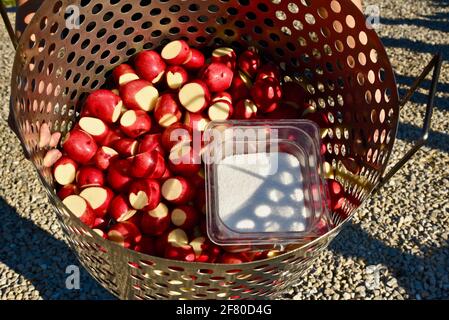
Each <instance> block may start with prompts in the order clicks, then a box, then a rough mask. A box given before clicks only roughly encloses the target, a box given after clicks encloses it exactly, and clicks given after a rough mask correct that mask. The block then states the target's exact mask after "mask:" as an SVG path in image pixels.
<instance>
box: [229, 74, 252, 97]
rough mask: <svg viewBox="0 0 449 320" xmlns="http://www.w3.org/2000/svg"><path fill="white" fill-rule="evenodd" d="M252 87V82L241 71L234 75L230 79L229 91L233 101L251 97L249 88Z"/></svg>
mask: <svg viewBox="0 0 449 320" xmlns="http://www.w3.org/2000/svg"><path fill="white" fill-rule="evenodd" d="M252 86H253V84H252V81H251V79H250V78H248V76H247V75H246V74H244V73H243V72H241V71H238V72H236V73H235V75H234V78H233V79H232V84H231V89H230V90H229V91H230V92H231V95H232V99H233V100H234V101H240V100H243V99H247V98H249V97H250V96H251V94H250V91H249V90H250V88H251V87H252Z"/></svg>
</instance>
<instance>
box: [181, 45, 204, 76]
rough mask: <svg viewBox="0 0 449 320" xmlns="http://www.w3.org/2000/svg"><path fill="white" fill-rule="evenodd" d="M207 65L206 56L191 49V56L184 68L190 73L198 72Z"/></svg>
mask: <svg viewBox="0 0 449 320" xmlns="http://www.w3.org/2000/svg"><path fill="white" fill-rule="evenodd" d="M205 63H206V58H205V57H204V54H203V53H202V52H201V51H199V50H197V49H195V48H190V55H189V57H188V58H187V61H186V62H184V63H183V65H182V66H183V67H184V68H186V69H187V70H189V71H197V70H200V69H201V68H202V67H204V64H205Z"/></svg>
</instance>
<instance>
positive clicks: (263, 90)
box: [251, 78, 282, 112]
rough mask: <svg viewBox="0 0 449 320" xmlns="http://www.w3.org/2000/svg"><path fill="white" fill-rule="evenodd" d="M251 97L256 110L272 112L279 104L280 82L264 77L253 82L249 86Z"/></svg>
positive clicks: (280, 96) (280, 95) (280, 94)
mask: <svg viewBox="0 0 449 320" xmlns="http://www.w3.org/2000/svg"><path fill="white" fill-rule="evenodd" d="M251 97H252V98H253V101H254V102H255V103H256V105H257V108H258V110H260V111H262V112H273V111H274V110H276V108H277V107H278V106H279V102H280V100H281V98H282V89H281V84H280V83H279V81H278V80H276V79H274V78H264V79H261V80H258V81H256V82H255V83H254V85H253V87H252V88H251Z"/></svg>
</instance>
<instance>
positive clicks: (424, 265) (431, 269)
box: [329, 224, 449, 299]
mask: <svg viewBox="0 0 449 320" xmlns="http://www.w3.org/2000/svg"><path fill="white" fill-rule="evenodd" d="M329 249H330V250H332V251H333V252H335V253H338V254H341V255H342V256H344V257H345V258H350V257H351V258H353V257H356V258H361V259H363V260H364V261H365V263H366V264H367V266H368V265H378V264H382V265H384V266H386V267H387V268H388V269H389V270H390V272H391V273H392V274H393V275H394V276H395V278H396V279H397V281H398V285H399V286H401V287H402V288H404V290H406V292H407V294H408V295H410V297H411V298H412V299H415V298H417V295H418V294H419V295H420V297H422V298H427V299H432V298H433V299H448V298H449V291H448V290H447V289H449V276H448V272H447V270H449V259H448V257H449V255H448V252H449V243H448V244H447V245H446V246H443V247H441V248H432V247H426V248H421V250H422V251H423V252H424V256H423V257H419V256H416V255H413V254H410V253H407V252H403V251H401V250H399V249H397V248H392V247H389V246H387V245H386V244H385V243H384V242H383V241H381V240H379V239H376V238H373V237H372V236H371V235H369V234H367V233H366V232H365V231H364V230H362V229H361V228H360V226H359V225H356V224H349V225H348V226H347V227H346V228H344V229H343V230H342V232H341V233H340V234H339V235H338V236H337V238H335V240H334V241H333V242H332V243H331V244H330V246H329ZM432 287H440V288H447V289H446V291H444V289H442V290H443V292H432V290H429V288H432Z"/></svg>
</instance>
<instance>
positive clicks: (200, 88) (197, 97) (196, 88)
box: [178, 80, 210, 113]
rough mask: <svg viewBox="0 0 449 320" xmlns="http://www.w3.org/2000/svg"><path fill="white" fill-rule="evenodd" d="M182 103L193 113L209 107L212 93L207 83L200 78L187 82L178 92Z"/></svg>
mask: <svg viewBox="0 0 449 320" xmlns="http://www.w3.org/2000/svg"><path fill="white" fill-rule="evenodd" d="M178 97H179V101H180V102H181V105H182V106H183V107H184V108H186V109H187V111H189V112H192V113H200V112H201V111H203V110H204V109H206V108H207V106H208V105H209V101H210V93H209V89H208V87H207V85H206V84H205V83H204V82H203V81H200V80H194V81H192V82H189V83H187V84H185V85H184V86H183V87H182V88H181V90H180V91H179V93H178Z"/></svg>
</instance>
